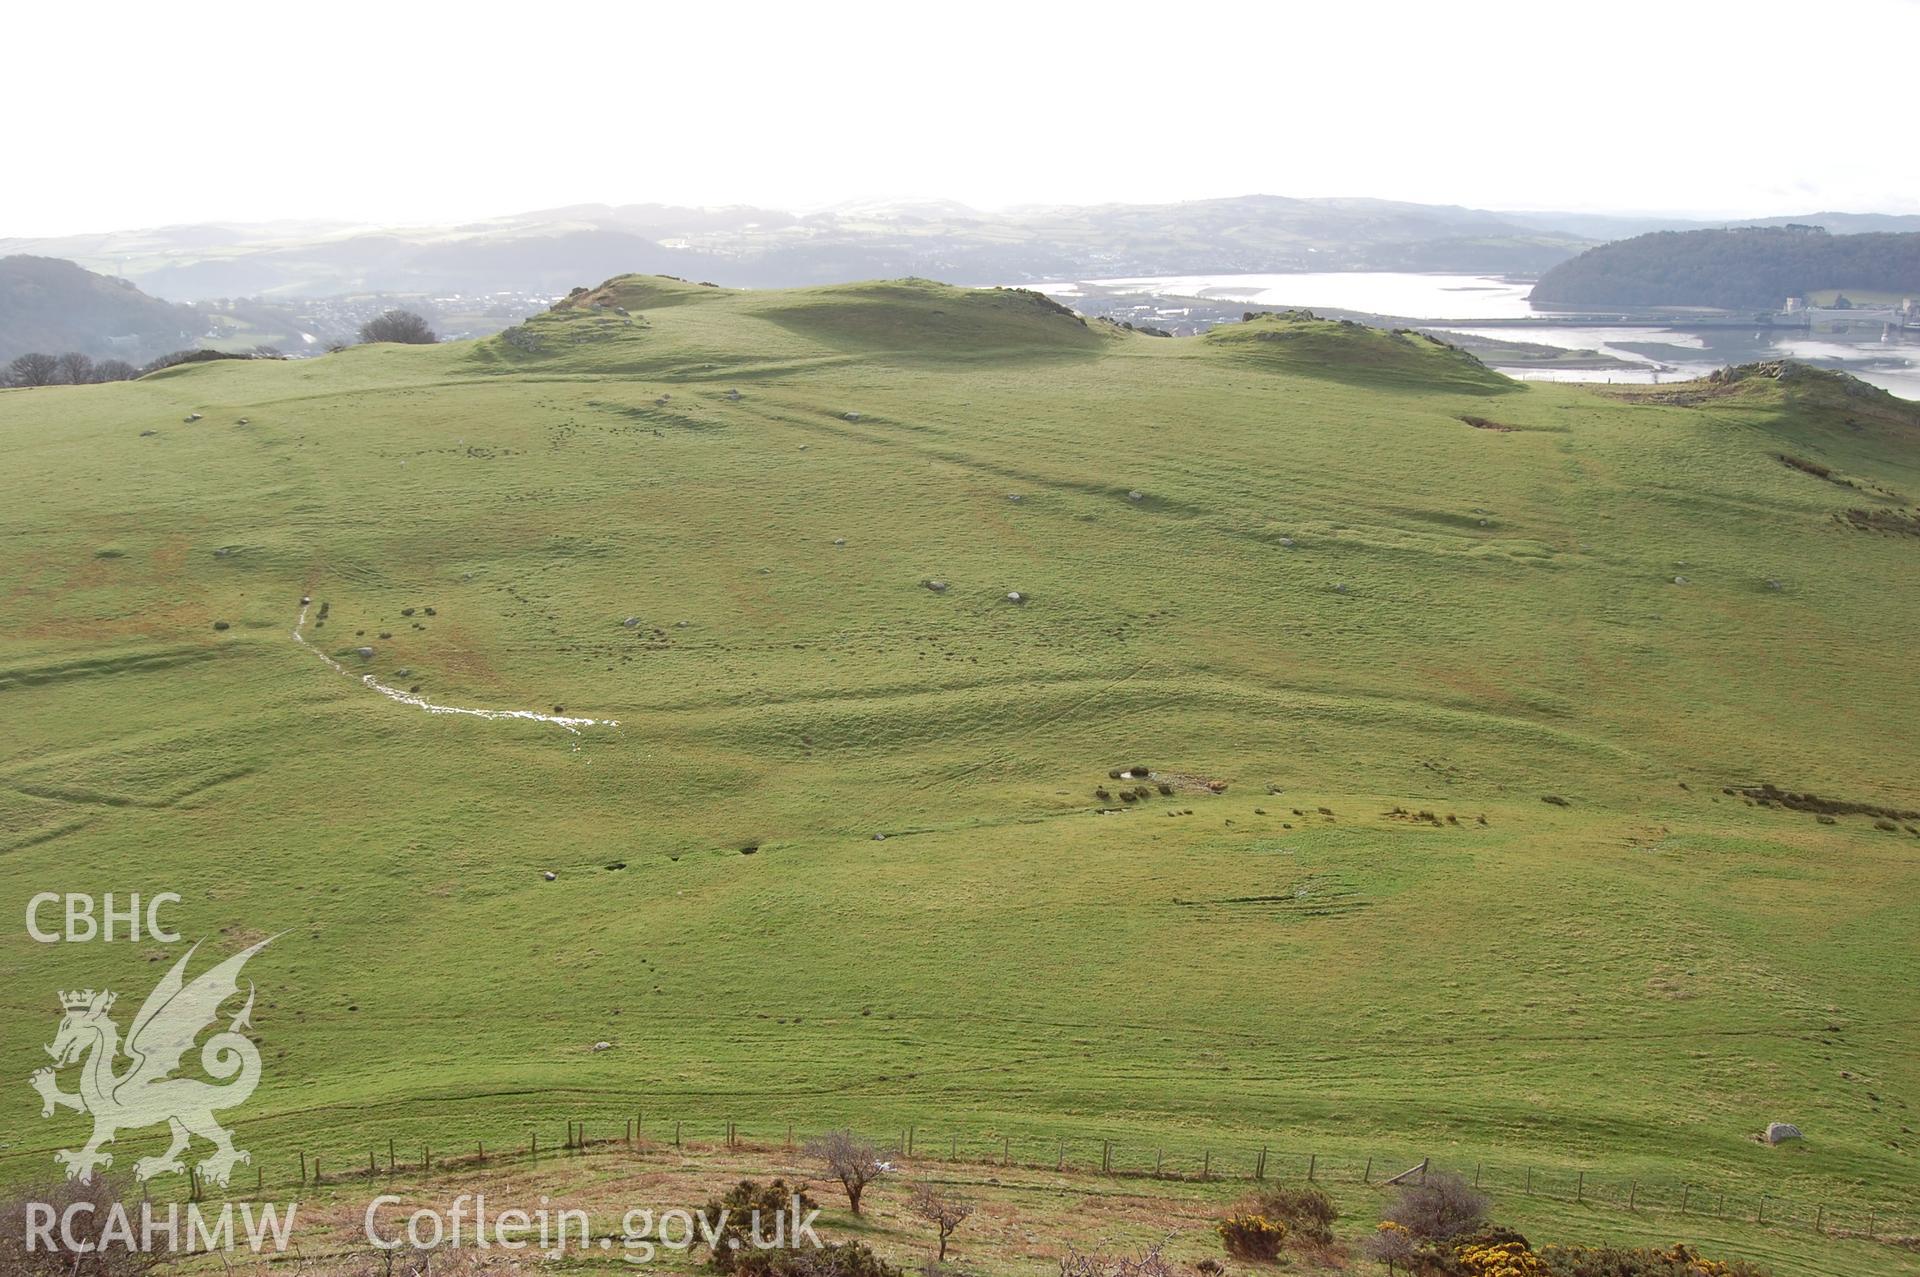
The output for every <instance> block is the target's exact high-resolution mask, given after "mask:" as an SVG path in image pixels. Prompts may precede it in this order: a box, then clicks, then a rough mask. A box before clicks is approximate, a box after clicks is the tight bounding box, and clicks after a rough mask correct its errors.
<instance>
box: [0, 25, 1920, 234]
mask: <svg viewBox="0 0 1920 1277" xmlns="http://www.w3.org/2000/svg"><path fill="white" fill-rule="evenodd" d="M1916 51H1920V0H1823V2H1821V3H1814V2H1813V0H1796V2H1795V3H1782V4H1775V3H1768V2H1757V0H1731V2H1728V3H1719V2H1716V0H1660V2H1658V3H1641V2H1640V0H1601V2H1594V0H1587V2H1585V3H1579V4H1570V3H1553V2H1551V0H1527V2H1526V3H1514V4H1506V3H1477V2H1452V0H1445V2H1443V0H1420V2H1418V3H1397V2H1389V3H1380V2H1378V0H1375V2H1372V3H1355V4H1332V3H1325V2H1324V0H1311V2H1309V3H1287V2H1284V0H1262V2H1260V3H1247V4H1243V3H1238V2H1236V0H1181V2H1174V0H1160V2H1159V3H1154V4H1145V5H1130V4H1123V3H1116V2H1115V0H1101V2H1100V3H1049V0H1024V2H1023V3H1017V4H1002V3H992V2H987V3H983V2H980V0H967V2H965V3H947V4H940V5H935V4H931V3H927V2H926V0H890V2H888V3H884V4H871V5H868V4H852V3H834V2H833V0H814V2H812V3H793V2H791V0H788V2H785V3H779V4H767V5H758V4H745V3H731V4H729V3H718V2H715V0H687V2H686V3H679V4H674V5H670V6H669V5H664V4H659V3H656V2H654V0H617V2H615V3H598V2H597V0H561V2H560V3H541V2H539V0H515V2H514V3H511V4H491V3H483V2H476V0H466V2H464V3H459V4H439V3H414V2H411V0H386V2H385V3H379V4H364V3H359V2H357V0H329V2H327V3H312V4H301V5H293V4H284V3H276V2H272V0H269V2H268V3H260V2H259V0H252V2H250V3H245V4H239V3H224V2H222V0H199V2H197V3H193V4H188V5H181V4H165V3H154V2H153V0H137V2H136V3H117V2H115V3H104V4H101V3H96V4H90V5H85V6H74V5H64V6H62V5H12V6H8V8H7V11H6V14H5V16H4V17H0V128H4V132H5V134H6V135H7V136H8V137H9V138H10V140H11V143H12V144H11V145H10V146H9V148H8V152H9V159H8V161H7V163H6V165H5V167H4V168H0V235H55V234H66V233H72V232H78V231H88V230H107V229H118V228H126V227H138V226H149V225H159V224H164V223H175V222H187V221H205V220H221V221H243V220H244V221H259V220H268V219H276V218H315V217H324V218H343V219H351V220H357V221H369V222H379V223H422V222H436V221H449V220H463V219H469V218H476V217H482V216H488V215H495V214H504V213H510V212H518V211H523V210H527V209H533V208H541V207H549V206H553V205H558V204H569V203H581V202H604V203H635V202H650V201H659V202H669V203H690V204H723V203H758V204H765V205H771V206H775V207H783V208H812V207H818V206H822V205H829V204H834V203H838V202H841V201H846V200H860V199H876V198H928V197H940V198H951V199H957V200H961V201H963V202H966V203H969V204H973V205H976V206H979V207H984V208H993V207H1002V206H1007V205H1013V204H1024V203H1093V202H1104V201H1115V200H1120V201H1170V200H1180V199H1195V198H1205V197H1210V196H1221V195H1238V194H1247V193H1252V192H1262V193H1269V194H1278V195H1295V196H1310V195H1370V196H1379V197H1383V198H1391V199H1404V200H1416V201H1421V202H1431V203H1451V204H1466V205H1473V206H1478V207H1487V208H1507V209H1546V208H1552V209H1575V210H1588V211H1659V212H1672V213H1690V214H1700V215H1706V216H1741V215H1761V214H1773V213H1797V212H1811V211H1815V210H1825V209H1841V210H1853V211H1883V212H1920V147H1916V146H1915V144H1914V135H1915V125H1914V116H1913V107H1914V104H1915V102H1916V101H1917V100H1920V74H1917V73H1916V64H1915V54H1916Z"/></svg>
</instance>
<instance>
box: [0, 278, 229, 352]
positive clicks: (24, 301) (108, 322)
mask: <svg viewBox="0 0 1920 1277" xmlns="http://www.w3.org/2000/svg"><path fill="white" fill-rule="evenodd" d="M204 327H205V325H204V324H202V323H201V322H200V319H199V317H198V316H196V315H195V314H194V313H193V311H192V310H190V309H188V308H187V307H185V306H175V305H171V304H169V303H167V302H163V301H161V300H159V299H158V298H154V297H149V296H147V295H146V294H145V293H143V292H141V291H140V290H139V289H138V288H136V287H135V286H134V285H133V284H132V283H130V282H128V281H127V280H124V279H114V278H112V277H110V276H107V275H96V274H94V273H93V272H92V271H89V270H85V269H82V268H81V267H79V266H76V265H74V264H73V263H72V262H67V261H61V260H60V259H58V258H54V257H27V256H16V257H0V363H4V362H5V361H7V360H10V359H12V358H14V357H15V356H17V355H23V354H26V353H27V352H29V351H43V352H45V353H47V354H53V355H57V354H63V353H65V352H67V351H79V352H81V353H83V354H88V355H92V356H94V357H96V358H103V359H104V358H114V359H125V360H127V361H129V362H131V363H143V362H145V361H146V360H148V359H152V358H153V357H155V356H157V355H163V354H166V353H167V352H168V351H173V350H179V349H180V348H181V347H183V346H186V345H188V344H189V343H190V342H191V341H192V340H193V338H194V337H195V336H197V335H198V334H199V333H200V332H201V330H202V329H203V328H204Z"/></svg>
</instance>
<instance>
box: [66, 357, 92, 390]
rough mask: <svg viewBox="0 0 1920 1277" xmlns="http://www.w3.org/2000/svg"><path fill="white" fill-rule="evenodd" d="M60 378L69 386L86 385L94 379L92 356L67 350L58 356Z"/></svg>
mask: <svg viewBox="0 0 1920 1277" xmlns="http://www.w3.org/2000/svg"><path fill="white" fill-rule="evenodd" d="M60 380H61V381H62V382H64V383H66V384H67V385H69V386H86V385H90V384H92V383H93V381H94V380H95V376H94V371H93V356H92V355H83V354H81V353H80V352H79V351H77V350H69V351H68V352H67V353H66V354H64V355H62V356H60Z"/></svg>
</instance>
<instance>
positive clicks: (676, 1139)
mask: <svg viewBox="0 0 1920 1277" xmlns="http://www.w3.org/2000/svg"><path fill="white" fill-rule="evenodd" d="M673 1146H674V1147H675V1148H679V1147H680V1123H678V1122H675V1123H674V1124H673Z"/></svg>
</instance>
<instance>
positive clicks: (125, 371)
mask: <svg viewBox="0 0 1920 1277" xmlns="http://www.w3.org/2000/svg"><path fill="white" fill-rule="evenodd" d="M139 375H140V370H139V369H138V368H135V367H134V366H133V365H132V364H130V363H128V362H127V361H126V360H124V359H102V360H101V361H100V362H99V363H97V364H95V365H94V366H93V379H94V380H95V381H132V380H133V379H134V378H135V377H138V376H139Z"/></svg>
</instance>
